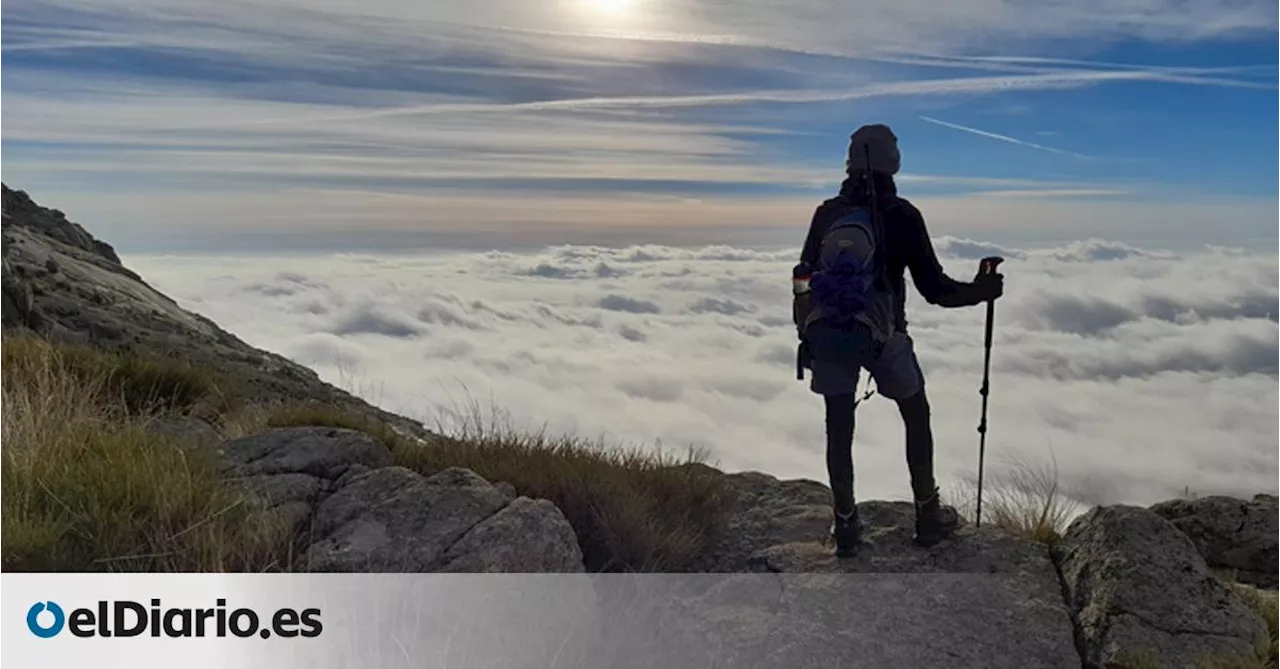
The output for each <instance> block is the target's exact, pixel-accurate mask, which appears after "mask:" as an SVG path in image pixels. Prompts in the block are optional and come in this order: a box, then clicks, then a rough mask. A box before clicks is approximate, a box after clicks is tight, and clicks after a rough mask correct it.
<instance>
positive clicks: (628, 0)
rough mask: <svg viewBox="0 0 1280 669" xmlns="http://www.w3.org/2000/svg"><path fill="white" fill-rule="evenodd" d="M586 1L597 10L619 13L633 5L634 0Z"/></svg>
mask: <svg viewBox="0 0 1280 669" xmlns="http://www.w3.org/2000/svg"><path fill="white" fill-rule="evenodd" d="M585 2H586V3H587V4H588V5H590V6H591V8H592V9H595V10H597V11H601V12H609V13H618V12H622V11H624V10H625V9H626V8H627V7H629V6H631V4H632V2H633V0H585Z"/></svg>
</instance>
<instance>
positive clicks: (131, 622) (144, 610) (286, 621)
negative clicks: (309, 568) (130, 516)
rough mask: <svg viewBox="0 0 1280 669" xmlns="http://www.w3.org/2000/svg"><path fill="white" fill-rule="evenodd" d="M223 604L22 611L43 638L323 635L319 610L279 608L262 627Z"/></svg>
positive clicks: (40, 605) (248, 612)
mask: <svg viewBox="0 0 1280 669" xmlns="http://www.w3.org/2000/svg"><path fill="white" fill-rule="evenodd" d="M226 607H227V600H225V599H218V600H216V605H215V606H214V607H213V608H209V609H191V608H163V607H161V606H160V600H159V599H153V600H151V606H150V607H147V606H144V605H142V604H140V603H138V602H134V601H129V600H116V601H113V602H107V601H100V602H98V603H97V606H96V607H95V608H92V609H89V608H78V609H72V610H71V612H70V613H69V614H67V613H64V612H63V610H62V607H61V606H59V605H58V604H57V602H36V603H35V604H32V605H31V608H30V609H28V610H27V628H28V629H30V630H31V633H32V634H34V635H36V636H38V637H40V638H42V639H48V638H51V637H55V636H57V635H58V634H59V633H60V632H62V630H63V629H64V628H65V629H66V630H67V631H69V632H71V634H72V636H78V637H94V636H96V637H103V638H110V637H137V636H142V635H143V634H145V633H148V632H150V636H153V637H169V638H172V639H182V638H203V637H207V636H215V637H225V636H227V635H228V633H229V634H230V635H231V636H234V637H240V638H246V637H251V636H255V635H257V636H259V637H261V638H263V639H269V638H271V637H272V636H279V637H286V638H291V637H299V636H300V637H306V638H311V637H317V636H320V632H322V631H323V630H324V626H323V625H322V624H321V622H320V609H303V610H302V611H298V610H296V609H290V608H284V609H279V610H277V611H276V612H275V613H273V614H272V615H271V618H270V620H269V621H268V623H269V624H267V625H265V626H264V625H263V624H262V620H261V619H260V618H259V616H258V613H257V612H256V611H254V610H253V609H233V610H231V611H228V610H227V608H226Z"/></svg>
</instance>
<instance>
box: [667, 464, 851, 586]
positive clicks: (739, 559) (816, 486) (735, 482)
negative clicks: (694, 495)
mask: <svg viewBox="0 0 1280 669" xmlns="http://www.w3.org/2000/svg"><path fill="white" fill-rule="evenodd" d="M708 469H709V468H708ZM708 475H716V476H724V479H725V482H726V483H727V484H728V486H729V489H730V492H731V494H732V495H733V496H734V501H733V503H732V505H731V506H730V508H729V511H728V513H727V514H726V516H725V520H724V523H723V524H722V528H721V529H722V531H721V532H720V534H719V536H717V537H715V538H714V539H713V540H712V542H711V545H710V547H709V548H708V549H707V550H706V551H704V552H703V554H702V555H700V556H699V557H698V558H697V559H696V560H694V561H693V563H692V566H691V571H696V572H719V573H725V572H742V571H747V570H749V569H750V566H749V565H748V561H749V559H750V558H751V556H752V554H754V553H756V552H757V551H760V550H762V549H765V548H769V547H770V546H775V545H777V544H783V543H788V542H793V541H811V540H814V539H817V538H820V537H823V536H825V535H826V534H827V533H828V532H829V530H830V527H831V490H830V489H829V488H827V486H825V485H823V484H821V483H818V482H816V481H809V480H804V479H796V480H789V481H782V480H778V479H777V478H774V477H772V476H769V475H768V474H762V473H760V472H743V473H738V474H719V473H717V472H714V470H712V472H709V473H708Z"/></svg>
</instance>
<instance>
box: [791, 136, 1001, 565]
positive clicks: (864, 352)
mask: <svg viewBox="0 0 1280 669" xmlns="http://www.w3.org/2000/svg"><path fill="white" fill-rule="evenodd" d="M900 161H901V158H900V155H899V153H898V138H897V137H896V136H895V135H894V134H893V131H892V130H890V128H889V127H888V126H885V125H866V126H863V127H861V128H858V130H857V131H856V132H854V133H853V135H852V136H851V137H850V141H849V151H848V160H847V161H846V163H845V168H846V170H845V171H846V173H847V175H848V176H847V178H846V179H845V180H844V183H843V184H842V185H841V187H840V194H839V195H837V196H836V197H833V198H831V199H828V200H826V201H825V202H823V203H822V204H821V205H820V206H819V207H818V209H817V211H816V212H815V213H814V216H813V221H812V223H811V224H810V226H809V234H808V237H807V238H806V239H805V243H804V250H803V251H802V252H801V254H800V264H799V265H797V267H796V273H795V274H794V275H793V279H794V280H795V281H796V293H797V295H796V301H795V310H794V312H793V317H794V318H795V320H796V325H797V327H798V328H799V333H800V338H801V342H802V344H801V351H802V353H801V355H802V357H803V358H805V359H803V360H801V364H802V365H803V366H804V367H808V368H809V369H810V370H811V371H812V376H811V379H810V389H811V390H812V391H813V392H814V393H817V394H819V395H822V397H823V401H824V402H825V403H826V432H827V473H828V475H829V477H830V480H831V492H832V498H833V499H832V502H833V507H834V516H835V517H834V523H833V528H832V536H833V538H834V539H835V544H836V554H837V555H838V556H840V557H850V556H853V555H855V554H856V552H857V548H858V544H859V542H860V540H861V529H862V528H861V525H860V524H859V522H858V509H857V506H855V504H854V494H853V426H854V410H855V408H856V406H857V403H858V400H857V397H856V394H855V393H856V391H857V386H858V379H859V376H860V373H861V370H862V369H863V368H865V369H866V370H867V371H868V373H869V375H870V377H871V378H872V379H873V380H874V381H875V383H876V388H877V390H878V392H879V393H880V394H881V395H883V396H884V397H886V398H888V399H891V400H893V401H894V402H895V403H897V405H898V412H899V413H900V414H901V415H902V422H903V424H904V425H905V427H906V442H907V443H906V447H907V448H906V451H907V469H908V471H909V472H910V475H911V491H912V496H913V498H914V499H915V511H916V523H915V541H916V542H917V543H918V544H920V545H923V546H932V545H934V544H936V543H938V542H939V541H942V540H943V539H945V538H946V537H948V536H949V535H950V534H951V533H952V532H953V531H954V530H955V528H956V525H957V523H958V516H957V514H956V510H955V509H954V508H953V507H950V506H944V505H942V503H941V501H940V499H939V490H938V486H937V484H936V483H935V481H934V477H933V434H932V431H931V428H930V425H929V400H928V398H927V397H926V395H925V388H924V376H923V374H922V373H921V371H920V365H919V363H918V362H917V361H916V355H915V351H914V349H913V345H912V341H911V337H910V335H908V334H907V320H906V309H905V306H906V289H905V282H904V280H903V271H904V270H905V269H908V268H909V269H910V270H911V278H912V280H913V282H914V283H915V286H916V289H917V290H919V291H920V294H921V295H922V296H923V297H924V298H925V300H927V301H928V302H929V303H930V304H935V305H938V306H941V307H948V308H951V307H968V306H974V305H978V304H981V303H983V302H987V301H989V300H994V299H996V298H998V297H1000V296H1001V294H1002V293H1003V291H1004V282H1003V277H1002V275H1000V274H997V273H994V272H992V273H990V274H985V275H983V274H980V275H979V276H978V277H976V278H975V280H974V281H973V282H972V283H965V282H961V281H956V280H954V279H952V278H950V277H948V276H947V275H946V274H945V273H944V272H943V270H942V266H941V265H940V264H939V263H938V258H937V255H935V253H934V250H933V244H932V242H931V241H930V240H929V233H928V231H927V230H926V228H925V224H924V218H923V217H922V216H921V214H920V211H919V210H917V209H916V208H915V207H914V206H912V204H911V203H910V202H908V201H907V200H905V199H902V198H900V197H898V192H897V187H896V185H895V184H894V179H893V175H895V174H897V172H898V168H899V164H900ZM873 194H874V196H873ZM850 222H853V223H855V225H848V224H849V223H850ZM834 223H840V224H839V225H836V226H833V224H834ZM848 251H852V253H848ZM868 256H870V257H868ZM810 272H812V276H811V278H809V275H810ZM806 279H808V281H806ZM859 281H861V283H859ZM800 374H801V376H803V369H801V370H800Z"/></svg>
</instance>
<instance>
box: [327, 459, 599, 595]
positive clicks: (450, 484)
mask: <svg viewBox="0 0 1280 669" xmlns="http://www.w3.org/2000/svg"><path fill="white" fill-rule="evenodd" d="M518 499H523V498H518ZM516 501H517V500H512V498H511V497H510V496H509V495H508V494H506V492H505V491H503V490H500V489H499V488H497V487H495V486H493V485H491V484H489V482H487V481H485V480H484V479H482V478H480V477H479V476H477V475H476V474H475V473H473V472H471V471H469V470H466V469H459V468H452V469H447V470H445V471H443V472H440V473H439V474H436V475H435V476H431V477H423V476H420V475H419V474H417V473H415V472H413V471H411V470H408V469H405V468H403V467H384V468H381V469H374V470H371V471H368V472H365V473H363V474H360V475H357V476H354V477H349V478H348V479H346V481H345V483H344V485H342V486H341V487H340V488H338V489H337V490H336V491H334V492H333V494H332V495H330V496H328V497H327V498H326V499H325V500H324V501H323V502H321V503H320V505H319V507H318V508H317V510H316V514H315V518H314V521H313V523H312V536H313V543H312V544H311V546H310V547H309V548H308V549H307V551H306V556H305V559H306V564H305V568H306V569H307V570H310V571H348V572H350V571H357V572H430V571H440V570H445V569H447V570H448V571H455V572H456V571H514V572H534V571H582V554H581V552H580V550H579V548H578V543H577V537H576V536H575V535H574V533H573V531H572V529H571V528H570V527H569V525H568V521H567V520H566V519H565V517H564V514H563V513H561V512H560V510H559V509H558V508H556V507H555V505H553V504H551V503H549V502H541V503H540V502H534V501H533V500H525V501H520V502H519V503H518V504H517V503H516Z"/></svg>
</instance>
